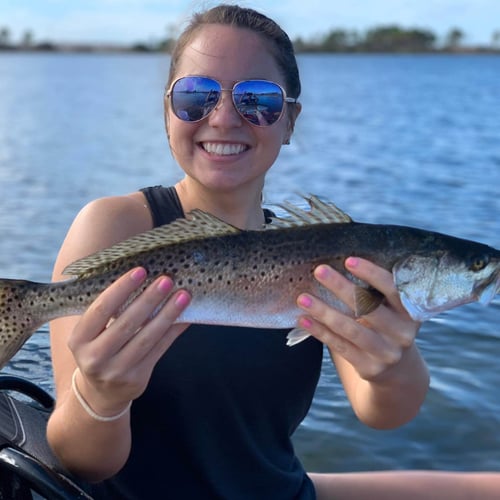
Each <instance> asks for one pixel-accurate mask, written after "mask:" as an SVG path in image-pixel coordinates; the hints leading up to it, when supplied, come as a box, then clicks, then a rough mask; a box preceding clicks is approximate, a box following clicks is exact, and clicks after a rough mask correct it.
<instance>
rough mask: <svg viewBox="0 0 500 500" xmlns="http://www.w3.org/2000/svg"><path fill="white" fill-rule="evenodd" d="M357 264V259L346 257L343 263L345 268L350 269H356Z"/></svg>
mask: <svg viewBox="0 0 500 500" xmlns="http://www.w3.org/2000/svg"><path fill="white" fill-rule="evenodd" d="M358 264H359V259H357V258H356V257H347V259H346V261H345V265H346V267H350V268H351V269H354V268H356V267H358Z"/></svg>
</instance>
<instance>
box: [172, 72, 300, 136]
mask: <svg viewBox="0 0 500 500" xmlns="http://www.w3.org/2000/svg"><path fill="white" fill-rule="evenodd" d="M186 78H203V79H206V80H211V81H212V82H215V83H217V84H218V85H219V87H220V89H219V90H218V92H220V94H219V99H218V100H217V102H216V103H215V105H214V107H213V108H212V109H211V110H210V111H209V112H208V113H207V114H205V115H204V116H202V117H201V118H198V119H197V120H185V119H184V118H181V117H180V116H179V115H178V114H177V112H176V110H175V108H174V105H173V102H172V100H173V89H174V87H175V85H176V84H177V83H178V82H179V81H181V80H184V79H186ZM246 82H264V83H271V84H273V85H275V86H276V87H277V88H278V89H279V90H280V91H281V95H282V97H283V103H282V107H281V111H280V115H279V117H278V118H277V119H276V120H275V121H274V122H272V123H268V124H264V125H260V124H258V123H254V122H252V121H250V120H249V119H248V117H246V116H245V115H244V114H243V113H242V112H241V111H240V110H239V109H238V106H237V105H236V102H235V100H234V89H235V87H236V86H237V85H239V84H241V83H246ZM224 91H226V92H231V101H232V102H233V106H234V108H235V110H236V112H237V113H238V114H239V115H240V116H241V117H242V118H243V119H244V120H245V121H246V122H247V123H249V124H250V125H253V126H254V127H271V126H272V125H274V124H275V123H278V122H279V121H280V120H281V117H282V116H283V114H284V111H285V103H296V102H298V100H297V99H296V98H295V97H288V96H287V95H286V91H285V89H284V88H283V87H282V86H281V85H280V84H279V83H276V82H273V81H272V80H266V79H263V78H253V79H248V80H238V81H237V82H234V84H233V86H232V87H231V88H224V87H223V86H222V83H220V82H219V81H218V80H216V79H215V78H211V77H210V76H204V75H186V76H181V77H180V78H177V79H176V80H174V81H173V82H172V84H171V85H170V87H169V88H166V89H165V98H166V99H170V105H171V107H172V112H173V113H174V115H175V116H176V117H177V118H178V119H179V120H182V121H183V122H185V123H198V122H201V121H202V120H204V119H205V118H208V117H209V116H210V115H211V114H212V112H213V111H214V110H215V109H216V108H217V106H218V105H219V103H220V99H221V97H222V92H224Z"/></svg>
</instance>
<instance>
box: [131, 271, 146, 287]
mask: <svg viewBox="0 0 500 500" xmlns="http://www.w3.org/2000/svg"><path fill="white" fill-rule="evenodd" d="M130 277H131V278H132V281H135V282H136V283H141V282H142V281H143V280H144V278H145V277H146V270H145V269H144V268H143V267H138V268H137V269H134V270H133V271H132V274H131V275H130Z"/></svg>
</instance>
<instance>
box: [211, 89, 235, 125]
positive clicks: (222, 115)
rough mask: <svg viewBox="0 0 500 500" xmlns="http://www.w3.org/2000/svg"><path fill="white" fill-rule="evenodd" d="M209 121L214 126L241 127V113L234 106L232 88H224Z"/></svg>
mask: <svg viewBox="0 0 500 500" xmlns="http://www.w3.org/2000/svg"><path fill="white" fill-rule="evenodd" d="M208 123H209V125H211V126H212V127H222V128H230V127H240V126H241V124H242V118H241V115H240V114H239V113H238V111H236V108H235V107H234V103H233V98H232V96H231V90H225V89H224V90H222V92H221V97H220V99H219V102H218V103H217V105H216V106H215V108H214V110H213V111H212V112H211V113H210V115H209V117H208Z"/></svg>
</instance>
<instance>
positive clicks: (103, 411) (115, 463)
mask: <svg viewBox="0 0 500 500" xmlns="http://www.w3.org/2000/svg"><path fill="white" fill-rule="evenodd" d="M138 196H141V195H140V194H136V193H135V194H134V195H131V196H124V197H114V198H105V199H102V200H97V201H95V202H92V203H91V204H89V205H88V206H87V207H86V208H85V209H84V210H82V212H81V213H80V214H79V215H78V217H77V218H76V219H75V221H74V223H73V225H72V226H71V228H70V230H69V232H68V235H67V237H66V239H65V241H64V243H63V245H62V247H61V250H60V252H59V256H58V258H57V261H56V264H55V267H54V273H53V279H54V280H60V279H62V278H64V275H63V270H64V268H65V267H66V266H67V265H68V264H70V263H71V262H73V261H75V260H77V259H79V258H81V257H84V256H85V255H89V254H90V253H93V252H95V251H97V250H100V249H102V248H105V247H108V246H110V245H112V244H114V243H117V242H118V241H122V240H124V239H126V238H127V237H130V236H132V235H134V234H137V233H139V232H143V231H145V230H147V229H150V228H151V219H150V215H149V211H148V210H146V209H145V207H144V204H143V203H140V198H138ZM145 279H146V272H145V270H144V269H142V268H136V269H131V270H130V271H129V272H127V273H126V274H125V275H124V276H122V277H121V278H120V279H118V280H117V281H116V282H115V283H114V284H112V285H111V286H110V287H108V288H107V289H106V290H105V291H104V292H103V293H102V294H101V295H100V296H99V297H98V298H97V299H96V300H95V301H94V302H93V304H92V305H91V306H90V307H89V308H88V310H87V311H86V312H85V313H84V314H83V315H81V316H71V317H66V318H60V319H57V320H54V321H52V323H51V350H52V360H53V367H54V378H55V386H56V408H55V410H54V412H53V414H52V415H51V418H50V420H49V424H48V429H47V436H48V440H49V443H50V445H51V447H52V448H53V450H54V452H55V453H56V455H57V456H58V457H59V459H60V460H61V462H62V464H63V465H64V466H65V467H67V468H68V469H69V470H70V471H72V472H73V473H75V474H76V475H78V476H80V477H82V478H85V479H87V480H89V481H101V480H103V479H105V478H107V477H110V476H112V475H113V474H115V473H116V472H118V471H119V470H120V469H121V467H123V465H124V464H125V462H126V460H127V458H128V455H129V452H130V444H131V435H130V414H129V412H127V411H126V412H125V413H124V414H123V415H122V416H121V417H120V418H117V419H115V420H112V421H101V420H97V419H95V418H94V417H92V416H91V415H90V414H89V412H87V411H86V410H85V409H84V407H83V406H82V404H81V403H80V401H79V400H78V399H77V396H76V394H75V391H74V390H73V388H72V377H73V373H75V370H76V374H75V383H76V387H77V390H78V392H79V393H80V394H81V397H82V398H83V399H84V400H85V401H86V403H87V404H88V405H89V406H90V408H91V409H92V410H93V411H94V412H95V413H96V414H98V415H100V416H103V417H110V416H114V415H118V414H120V413H122V411H123V410H124V409H125V408H127V406H128V405H129V403H130V402H131V401H133V400H134V399H136V398H137V397H139V396H140V395H141V394H142V392H143V391H144V390H145V388H146V386H147V384H148V382H149V379H150V376H151V373H152V370H153V368H154V366H155V364H156V362H157V361H158V360H159V359H160V357H161V356H162V355H163V353H164V352H165V351H166V350H167V349H168V348H169V347H170V345H171V344H172V343H173V341H174V340H175V339H176V338H177V336H178V335H179V334H180V333H182V331H183V330H184V329H185V328H186V325H182V324H174V322H175V320H176V318H177V317H178V315H179V314H180V313H181V312H182V310H183V309H184V308H185V307H186V306H187V305H188V303H189V300H190V298H189V295H188V294H187V292H185V291H183V290H178V291H176V292H175V293H173V295H172V297H171V298H170V299H169V300H168V301H167V303H166V304H165V305H164V306H163V307H162V309H161V311H160V312H159V313H158V314H156V315H155V316H154V317H153V318H152V313H153V312H154V311H155V310H156V308H157V306H158V305H159V304H161V303H162V302H163V301H164V300H165V298H166V297H167V296H168V295H169V294H171V293H172V288H173V283H172V282H171V280H170V279H169V278H167V277H160V278H158V279H156V280H155V281H154V282H153V283H152V284H151V285H150V286H149V287H148V288H147V289H146V290H145V292H144V293H142V294H141V295H140V296H139V297H138V298H137V299H136V300H134V302H133V303H132V304H131V305H130V306H128V307H127V309H126V310H125V311H123V312H122V313H121V314H120V315H119V316H118V317H116V318H115V315H116V313H117V311H119V310H120V308H121V306H122V305H123V304H125V303H126V302H127V299H128V298H129V296H130V294H131V293H133V292H134V291H135V290H136V289H137V288H139V287H140V286H141V285H142V283H143V282H144V280H145ZM151 318H152V319H151Z"/></svg>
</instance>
